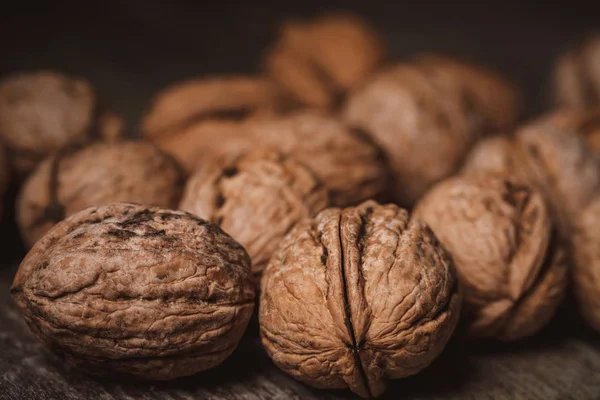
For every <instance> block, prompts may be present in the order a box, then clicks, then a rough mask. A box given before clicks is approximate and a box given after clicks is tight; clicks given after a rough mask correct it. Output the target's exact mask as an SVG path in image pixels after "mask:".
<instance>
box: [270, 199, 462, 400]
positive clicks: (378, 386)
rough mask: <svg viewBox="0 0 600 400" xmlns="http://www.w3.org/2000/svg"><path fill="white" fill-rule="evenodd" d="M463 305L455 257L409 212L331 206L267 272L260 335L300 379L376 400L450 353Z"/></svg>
mask: <svg viewBox="0 0 600 400" xmlns="http://www.w3.org/2000/svg"><path fill="white" fill-rule="evenodd" d="M460 301H461V298H460V291H459V288H458V285H457V279H456V274H455V270H454V267H453V265H452V261H451V258H450V257H449V256H448V255H447V253H446V252H445V251H444V250H443V248H442V247H441V246H440V245H439V243H438V241H437V239H436V238H435V236H434V235H433V234H432V233H431V231H430V230H429V228H427V227H426V226H425V225H424V224H423V223H421V222H419V221H416V220H412V219H410V218H409V215H408V213H407V211H406V210H403V209H401V208H398V207H397V206H395V205H392V204H389V205H378V204H377V203H375V202H373V201H368V202H365V203H362V204H361V205H359V206H357V207H352V208H346V209H338V208H330V209H326V210H324V211H322V212H321V213H319V214H318V215H317V216H316V217H315V218H314V219H307V220H305V221H303V222H301V223H300V224H299V225H297V226H296V228H294V230H292V232H290V234H288V235H287V236H286V238H285V239H284V240H283V241H282V242H281V244H280V246H279V249H278V250H277V252H276V254H275V255H274V256H273V258H272V259H271V261H270V262H269V264H268V266H267V268H266V269H265V271H264V273H263V278H262V281H261V295H260V309H259V310H260V316H259V318H260V333H261V339H262V343H263V345H264V346H265V348H266V350H267V352H268V354H269V355H270V357H271V358H272V359H273V361H274V362H275V364H277V366H279V368H281V369H283V370H284V371H285V372H287V373H289V374H290V375H292V376H293V377H294V378H296V379H298V380H300V381H302V382H304V383H307V384H309V385H312V386H315V387H318V388H350V389H351V390H352V391H353V392H355V393H357V394H359V395H360V396H363V397H374V396H378V395H381V394H382V393H383V392H384V390H385V385H386V384H385V381H386V380H387V379H398V378H402V377H405V376H408V375H412V374H415V373H417V372H419V371H420V370H422V369H423V368H425V367H426V366H427V365H429V363H430V362H431V361H432V360H433V359H434V358H435V357H436V356H437V355H438V354H439V353H440V352H441V351H442V349H443V348H444V346H445V345H446V342H447V341H448V339H449V337H450V335H451V334H452V332H453V330H454V327H455V325H456V322H457V320H458V317H459V307H460Z"/></svg>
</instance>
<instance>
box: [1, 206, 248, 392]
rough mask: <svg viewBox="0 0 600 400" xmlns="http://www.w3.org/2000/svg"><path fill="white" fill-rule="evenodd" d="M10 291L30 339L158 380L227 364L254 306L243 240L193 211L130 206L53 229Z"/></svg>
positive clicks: (94, 212)
mask: <svg viewBox="0 0 600 400" xmlns="http://www.w3.org/2000/svg"><path fill="white" fill-rule="evenodd" d="M11 291H12V293H13V297H14V299H15V301H16V303H17V305H18V307H19V309H20V310H21V313H22V315H23V317H24V318H25V320H26V321H27V323H28V325H29V327H30V328H31V330H32V331H33V333H34V334H35V335H36V336H37V337H38V338H39V339H40V340H42V341H43V342H44V343H45V344H46V345H48V346H49V347H50V348H51V349H52V350H54V351H55V352H57V353H59V354H61V355H62V356H64V358H65V359H66V361H67V362H69V363H70V364H73V365H76V366H77V367H79V368H81V369H84V370H85V371H87V372H89V373H92V374H102V375H104V374H106V375H121V374H124V375H130V376H135V377H137V378H142V379H157V380H164V379H172V378H176V377H178V376H184V375H191V374H194V373H196V372H199V371H202V370H205V369H208V368H211V367H214V366H215V365H218V364H219V363H221V362H222V361H223V360H224V359H225V358H226V357H227V356H228V355H229V354H231V352H232V351H233V350H234V349H235V347H236V345H237V343H238V341H239V339H240V337H241V336H242V334H243V332H244V330H245V328H246V325H247V323H248V321H249V318H250V315H251V314H252V310H253V307H254V286H253V283H252V280H251V274H250V259H249V257H248V255H247V254H246V252H245V251H244V249H243V248H242V247H241V246H240V245H239V244H238V243H237V242H235V241H234V240H233V239H231V238H230V237H229V236H228V235H226V234H225V233H223V232H222V231H221V230H220V229H219V228H218V227H216V226H214V225H212V224H210V223H208V222H207V221H204V220H201V219H198V218H196V217H193V216H191V215H190V214H186V213H183V212H177V211H170V210H166V209H160V208H148V207H145V206H138V205H133V204H127V203H115V204H111V205H107V206H103V207H98V208H88V209H86V210H84V211H81V212H79V213H77V214H75V215H73V216H72V217H70V218H68V219H66V220H65V221H63V222H61V223H59V224H58V225H57V226H55V227H54V228H53V229H52V230H51V231H50V232H49V233H48V234H47V235H46V236H44V238H43V239H42V240H40V241H39V242H38V243H37V244H36V245H35V246H34V247H33V249H32V250H31V251H30V252H29V253H28V255H27V256H26V257H25V259H24V260H23V262H22V263H21V266H20V267H19V270H18V272H17V275H16V276H15V280H14V283H13V286H12V288H11Z"/></svg>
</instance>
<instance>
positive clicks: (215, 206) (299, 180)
mask: <svg viewBox="0 0 600 400" xmlns="http://www.w3.org/2000/svg"><path fill="white" fill-rule="evenodd" d="M327 206H328V194H327V190H326V188H325V186H324V185H323V183H322V182H321V181H320V180H319V179H318V178H316V176H315V175H314V173H313V172H312V171H311V170H310V169H308V168H307V167H305V166H304V165H302V164H300V163H298V162H297V161H295V160H294V159H292V158H289V157H286V156H283V155H281V154H280V153H276V152H270V151H261V150H257V151H254V152H251V153H248V154H246V155H244V156H242V157H240V158H239V159H237V160H235V161H234V162H233V163H229V164H226V165H224V166H219V165H213V167H212V168H207V169H201V170H198V171H197V172H196V173H195V174H194V175H192V176H191V177H190V179H189V180H188V183H187V185H186V189H185V192H184V195H183V199H182V200H181V204H180V206H179V208H180V209H181V210H183V211H187V212H190V213H192V214H194V215H197V216H198V217H200V218H204V219H207V220H209V221H211V222H213V223H215V224H216V225H218V226H219V227H221V229H223V230H224V231H225V232H227V233H228V234H229V235H231V236H232V237H233V238H234V239H235V240H237V241H238V242H240V243H241V244H242V246H244V248H245V249H246V251H247V252H248V254H249V255H250V259H251V260H252V271H253V272H254V273H255V274H260V273H261V272H262V270H263V269H264V267H265V265H266V264H267V263H268V261H269V259H270V258H271V256H272V255H273V253H274V252H275V250H276V249H277V246H278V245H279V242H280V241H281V239H282V238H283V237H284V236H285V235H286V234H287V233H288V232H289V231H290V230H291V229H292V228H293V227H294V225H296V223H298V221H300V220H302V219H304V218H307V217H312V216H314V215H315V214H316V213H317V212H319V211H321V210H323V209H324V208H326V207H327Z"/></svg>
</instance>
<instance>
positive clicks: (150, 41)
mask: <svg viewBox="0 0 600 400" xmlns="http://www.w3.org/2000/svg"><path fill="white" fill-rule="evenodd" d="M28 3H29V2H27V1H22V2H15V4H12V5H10V6H4V5H3V6H2V7H3V9H0V51H1V52H0V78H2V77H3V76H5V75H6V74H8V73H11V72H15V71H18V70H23V69H38V68H54V69H60V70H64V71H68V72H71V73H75V74H79V75H83V76H86V77H88V78H89V79H90V80H91V81H92V82H93V83H94V84H95V85H96V86H97V87H98V90H99V92H100V95H101V96H102V97H104V98H105V99H107V102H108V104H110V105H111V106H112V107H113V108H115V109H116V110H117V111H118V112H120V113H121V114H122V115H124V116H125V118H126V119H127V121H128V123H129V125H130V128H131V130H130V132H131V134H135V123H136V121H137V120H138V118H139V116H140V115H141V114H142V112H143V110H144V109H145V106H146V102H147V100H148V98H149V97H150V96H151V95H152V94H153V93H155V92H156V91H157V90H158V89H160V88H162V87H164V86H165V85H167V84H169V83H171V82H174V81H177V80H182V79H186V78H189V77H194V76H198V75H202V74H208V73H222V72H224V73H240V72H241V73H252V72H255V71H256V70H257V65H258V64H259V60H260V54H261V51H262V50H263V49H264V47H265V46H266V45H267V43H269V40H270V39H271V38H272V36H273V34H274V31H275V29H276V26H277V23H278V21H280V20H281V19H282V18H285V17H290V16H302V15H309V14H312V13H314V12H316V11H318V10H326V9H331V8H335V9H340V8H342V7H343V8H342V9H349V10H352V11H356V12H359V13H361V14H363V15H364V16H365V17H367V18H368V19H370V20H371V21H372V22H374V23H375V24H376V25H377V26H379V27H380V28H381V29H382V32H383V34H384V36H385V38H386V40H387V42H388V44H389V45H390V56H391V57H392V58H402V57H404V56H407V55H409V54H412V53H414V52H416V51H419V50H437V51H445V52H450V53H452V54H456V55H459V56H463V57H466V58H470V59H473V60H475V61H480V62H483V63H486V64H489V65H490V66H492V67H495V68H497V69H499V70H500V71H502V72H503V73H504V74H505V75H507V76H508V77H509V78H511V79H512V80H514V81H515V82H516V83H517V84H519V85H520V86H521V87H522V88H523V89H524V90H525V91H526V96H527V97H526V111H527V113H528V114H527V115H528V116H531V115H533V114H534V113H537V112H540V111H542V110H544V109H545V107H546V106H547V102H546V98H547V94H548V91H547V88H548V76H549V72H550V67H551V63H552V60H553V59H554V58H555V57H556V55H557V54H558V53H559V52H560V51H561V50H563V49H564V48H565V47H566V46H568V45H569V44H570V43H571V42H572V41H574V40H576V39H577V38H578V37H580V36H581V35H582V34H583V33H585V32H588V31H589V30H591V29H592V28H594V24H596V27H598V24H599V23H600V20H599V19H598V18H597V16H598V15H600V14H599V13H597V12H594V11H595V10H593V9H592V8H586V7H590V6H589V5H588V4H589V2H587V3H586V2H584V1H579V0H572V1H569V2H566V1H564V2H558V3H562V4H558V5H555V4H554V3H553V2H550V3H546V4H544V5H543V6H540V5H539V4H537V2H533V1H531V2H519V3H520V4H516V3H517V2H506V1H491V0H489V1H479V2H466V3H474V4H456V3H457V2H436V1H419V2H390V1H377V0H370V1H359V0H356V1H349V0H348V1H338V2H334V1H330V2H324V1H312V0H305V1H285V2H277V3H274V2H271V3H273V4H269V2H266V1H263V2H238V3H239V4H235V2H227V1H219V2H215V3H213V4H211V5H209V6H206V5H205V2H183V1H179V0H178V1H169V2H165V1H159V0H146V1H143V0H128V1H126V2H125V1H122V2H115V1H104V2H101V3H100V2H98V4H97V5H95V6H91V5H90V3H91V2H75V1H63V2H58V3H56V2H47V4H45V5H43V6H39V5H37V4H36V5H35V6H37V8H36V7H35V6H34V5H33V4H28ZM188 3H191V4H188ZM512 3H515V4H512ZM15 193H16V189H15V188H13V190H12V191H11V192H10V193H9V194H8V195H7V196H6V199H5V202H4V203H5V211H4V213H3V217H2V218H3V219H2V224H1V226H0V240H1V242H0V243H1V245H0V252H1V255H0V257H2V259H3V260H4V262H3V263H0V264H4V266H2V265H0V400H4V399H6V400H31V399H44V400H45V399H60V400H63V399H65V400H69V399H72V400H83V399H107V400H108V399H119V400H121V399H123V400H125V399H127V400H131V399H142V400H143V399H148V400H151V399H152V400H154V399H169V400H174V399H177V400H179V399H186V400H188V399H227V400H229V399H336V398H338V399H342V398H344V399H345V398H354V397H353V395H352V394H351V393H349V392H346V391H323V390H315V389H311V388H309V387H307V386H305V385H302V384H300V383H298V382H296V381H295V380H293V379H292V378H290V377H288V376H287V375H286V374H284V373H283V372H281V371H279V370H278V369H277V368H276V367H275V366H274V365H273V364H272V363H271V361H270V360H269V358H268V357H267V355H266V353H265V352H264V350H263V349H262V347H261V345H260V342H259V340H258V334H257V332H258V327H257V323H256V321H255V320H254V321H253V323H252V324H251V326H250V327H249V329H248V332H247V334H246V336H245V337H244V338H243V340H242V342H241V343H240V345H239V347H238V349H237V350H236V351H235V352H234V354H233V355H232V356H231V357H230V358H229V359H227V360H226V361H225V362H224V363H223V364H222V365H221V366H219V367H217V368H214V369H213V370H210V371H207V372H205V373H201V374H198V375H197V376H193V377H189V378H185V379H180V380H177V381H174V382H170V383H160V384H156V383H132V382H115V381H106V380H97V379H92V378H90V377H87V376H85V375H83V374H81V373H79V372H78V371H75V370H72V369H69V368H68V367H67V366H66V365H65V364H64V363H63V362H62V361H61V360H60V359H58V358H57V357H56V356H54V355H52V354H50V353H49V352H48V351H47V350H45V348H44V347H43V346H42V345H41V344H40V343H38V341H37V340H35V338H34V337H33V336H32V335H31V333H30V332H29V330H28V328H27V327H26V325H25V324H24V322H23V321H22V319H21V318H20V316H19V313H18V311H17V309H16V308H15V306H14V303H13V302H12V300H11V299H10V295H9V291H8V288H9V286H10V283H11V281H12V278H13V276H14V272H15V270H16V264H17V263H18V262H19V261H20V259H21V258H22V256H23V253H24V251H23V248H22V245H21V243H20V241H19V239H18V235H17V233H16V229H15V227H14V221H13V216H12V212H11V211H12V209H13V207H14V197H15ZM384 398H390V399H399V398H402V399H477V400H479V399H540V400H563V399H600V335H599V334H596V333H594V332H592V331H591V329H589V328H588V327H587V326H586V325H585V324H584V323H583V322H582V321H581V319H580V318H579V317H578V315H577V313H576V311H575V307H574V305H573V303H572V301H571V300H569V299H567V301H566V302H565V304H564V305H563V307H562V308H561V310H560V311H559V313H558V315H557V317H556V318H555V319H554V320H553V321H552V323H551V324H550V326H549V327H547V329H545V330H544V331H543V332H542V333H541V334H540V335H538V336H536V337H534V338H532V339H530V340H526V341H524V342H521V343H518V344H513V345H503V344H499V343H489V342H484V343H481V342H477V343H475V342H469V341H466V340H465V339H464V338H463V336H461V335H460V330H459V332H458V333H457V334H456V335H455V337H454V338H453V340H452V341H451V342H450V344H449V345H448V346H447V348H446V350H445V351H444V352H443V354H442V355H441V356H440V357H439V358H438V359H437V360H436V361H435V362H434V363H433V364H432V365H431V366H430V367H429V368H427V369H426V370H425V371H423V372H422V373H420V374H419V375H417V376H414V377H411V378H407V379H404V380H399V381H396V382H393V383H391V384H390V387H389V390H388V392H387V394H386V395H385V396H384Z"/></svg>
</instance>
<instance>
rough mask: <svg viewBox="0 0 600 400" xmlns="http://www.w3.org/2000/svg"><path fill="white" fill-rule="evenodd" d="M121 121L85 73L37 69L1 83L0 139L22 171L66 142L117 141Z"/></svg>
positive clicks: (68, 143)
mask: <svg viewBox="0 0 600 400" xmlns="http://www.w3.org/2000/svg"><path fill="white" fill-rule="evenodd" d="M123 127H124V124H123V121H122V120H121V119H120V117H118V116H116V115H115V114H113V113H112V112H110V111H107V110H105V109H104V108H103V107H102V105H101V104H100V102H99V100H98V97H97V95H96V92H95V90H94V88H93V86H92V85H91V83H90V82H88V81H87V80H85V79H83V78H79V77H73V76H68V75H64V74H61V73H58V72H51V71H39V72H31V73H20V74H15V75H12V76H9V77H7V78H6V79H5V80H4V81H2V82H1V83H0V141H2V142H3V143H4V145H5V146H6V149H7V151H8V156H9V158H10V162H11V164H12V166H13V167H14V169H15V172H16V173H17V174H18V175H20V176H24V175H26V174H28V173H29V172H30V171H32V170H33V169H34V168H35V166H36V165H37V164H38V163H39V162H40V161H42V160H43V159H44V158H46V157H47V156H49V155H50V154H52V153H54V152H56V151H58V150H60V149H61V148H63V147H65V146H71V145H75V144H81V143H85V142H87V141H90V140H94V139H103V140H107V141H115V140H116V139H118V137H120V136H122V133H123Z"/></svg>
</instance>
